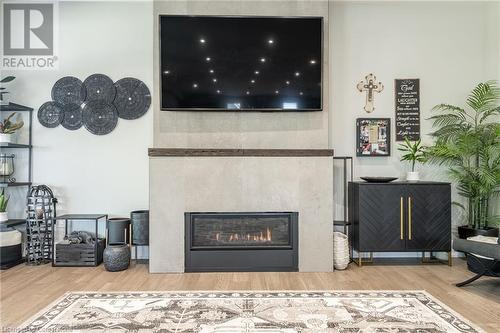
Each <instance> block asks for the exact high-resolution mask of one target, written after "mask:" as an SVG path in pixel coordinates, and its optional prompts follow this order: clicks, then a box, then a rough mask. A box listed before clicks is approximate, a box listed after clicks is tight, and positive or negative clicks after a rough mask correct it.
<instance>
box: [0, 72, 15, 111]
mask: <svg viewBox="0 0 500 333" xmlns="http://www.w3.org/2000/svg"><path fill="white" fill-rule="evenodd" d="M15 78H16V77H15V76H6V77H4V78H3V79H0V83H8V82H11V81H13V80H14V79H15ZM5 89H6V88H5V87H0V105H7V104H9V103H7V102H5V101H4V97H3V95H4V94H8V93H9V92H8V91H3V90H5Z"/></svg>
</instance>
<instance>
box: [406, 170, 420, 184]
mask: <svg viewBox="0 0 500 333" xmlns="http://www.w3.org/2000/svg"><path fill="white" fill-rule="evenodd" d="M406 180H407V181H409V182H416V181H419V180H420V177H419V175H418V171H408V172H407V173H406Z"/></svg>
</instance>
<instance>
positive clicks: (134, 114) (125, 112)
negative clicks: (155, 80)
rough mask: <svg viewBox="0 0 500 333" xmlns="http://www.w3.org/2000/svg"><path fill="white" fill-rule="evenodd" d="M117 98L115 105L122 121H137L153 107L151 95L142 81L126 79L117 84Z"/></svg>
mask: <svg viewBox="0 0 500 333" xmlns="http://www.w3.org/2000/svg"><path fill="white" fill-rule="evenodd" d="M115 87H116V98H115V101H114V102H113V104H114V105H115V106H116V109H117V110H118V116H119V117H120V118H122V119H129V120H132V119H137V118H139V117H141V116H142V115H144V114H145V113H146V112H147V111H148V109H149V106H150V105H151V94H150V92H149V89H148V87H147V86H146V85H145V84H144V82H142V81H141V80H138V79H134V78H131V77H126V78H123V79H121V80H118V81H116V82H115Z"/></svg>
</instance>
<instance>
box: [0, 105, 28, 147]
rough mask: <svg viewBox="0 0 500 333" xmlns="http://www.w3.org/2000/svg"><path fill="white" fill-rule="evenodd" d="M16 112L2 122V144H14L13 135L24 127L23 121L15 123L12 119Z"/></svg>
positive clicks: (0, 141)
mask: <svg viewBox="0 0 500 333" xmlns="http://www.w3.org/2000/svg"><path fill="white" fill-rule="evenodd" d="M15 114H16V112H13V113H11V114H10V115H9V116H8V117H7V118H5V119H4V120H3V121H2V122H0V143H6V142H12V134H13V133H15V132H16V131H17V130H18V129H20V128H21V127H23V126H24V122H23V121H22V120H18V121H16V122H14V121H13V120H12V118H13V117H14V115H15Z"/></svg>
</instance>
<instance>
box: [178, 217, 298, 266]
mask: <svg viewBox="0 0 500 333" xmlns="http://www.w3.org/2000/svg"><path fill="white" fill-rule="evenodd" d="M199 215H209V216H211V217H217V216H221V217H228V216H234V217H238V216H266V217H267V216H273V215H275V216H287V217H289V219H290V224H289V228H290V229H289V236H290V242H289V243H290V245H289V246H249V247H241V246H235V247H200V246H193V245H192V240H193V235H192V232H191V231H192V225H193V219H194V217H196V216H199ZM184 217H185V232H184V235H185V239H184V244H185V251H184V271H185V272H297V271H298V270H299V269H298V261H299V259H298V256H299V253H298V252H299V251H298V246H299V229H298V221H299V213H298V212H186V213H184Z"/></svg>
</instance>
